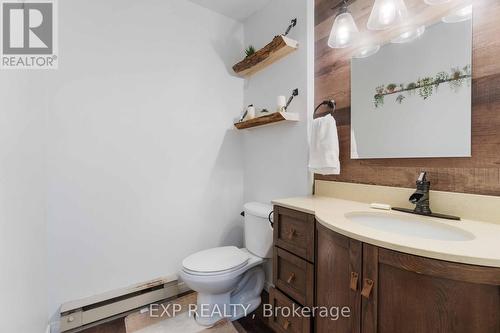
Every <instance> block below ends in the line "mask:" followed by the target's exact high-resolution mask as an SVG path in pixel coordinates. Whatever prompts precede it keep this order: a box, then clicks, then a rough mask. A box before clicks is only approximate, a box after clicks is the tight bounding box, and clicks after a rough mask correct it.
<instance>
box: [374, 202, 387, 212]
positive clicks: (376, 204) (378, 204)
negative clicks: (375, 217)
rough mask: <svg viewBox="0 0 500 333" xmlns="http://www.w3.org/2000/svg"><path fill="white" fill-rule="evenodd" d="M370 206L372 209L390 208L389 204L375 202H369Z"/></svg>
mask: <svg viewBox="0 0 500 333" xmlns="http://www.w3.org/2000/svg"><path fill="white" fill-rule="evenodd" d="M370 207H371V208H373V209H382V210H391V205H388V204H381V203H376V202H374V203H372V204H370Z"/></svg>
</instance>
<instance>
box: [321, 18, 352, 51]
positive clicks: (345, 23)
mask: <svg viewBox="0 0 500 333" xmlns="http://www.w3.org/2000/svg"><path fill="white" fill-rule="evenodd" d="M358 32H359V30H358V27H357V26H356V22H354V18H353V17H352V15H351V14H350V13H349V12H343V13H341V14H339V15H338V16H337V17H336V18H335V22H333V26H332V31H331V32H330V37H329V38H328V46H330V47H331V48H335V49H337V48H344V47H348V46H350V45H351V44H352V41H353V40H354V38H355V37H356V35H357V34H358Z"/></svg>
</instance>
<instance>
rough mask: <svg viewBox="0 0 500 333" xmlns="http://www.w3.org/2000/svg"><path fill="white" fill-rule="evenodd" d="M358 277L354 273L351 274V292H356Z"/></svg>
mask: <svg viewBox="0 0 500 333" xmlns="http://www.w3.org/2000/svg"><path fill="white" fill-rule="evenodd" d="M358 277H359V274H358V273H356V272H351V285H350V287H351V290H352V291H356V290H358Z"/></svg>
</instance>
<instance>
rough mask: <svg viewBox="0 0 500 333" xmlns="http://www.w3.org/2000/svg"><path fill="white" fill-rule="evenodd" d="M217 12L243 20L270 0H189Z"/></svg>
mask: <svg viewBox="0 0 500 333" xmlns="http://www.w3.org/2000/svg"><path fill="white" fill-rule="evenodd" d="M189 1H191V2H194V3H195V4H197V5H200V6H202V7H205V8H208V9H210V10H213V11H215V12H217V13H219V14H222V15H225V16H228V17H231V18H233V19H235V20H237V21H240V22H243V21H245V20H246V19H247V18H248V17H250V16H251V15H252V14H253V13H255V12H257V11H258V10H259V9H261V8H264V7H265V6H266V5H267V4H268V3H269V2H271V0H189Z"/></svg>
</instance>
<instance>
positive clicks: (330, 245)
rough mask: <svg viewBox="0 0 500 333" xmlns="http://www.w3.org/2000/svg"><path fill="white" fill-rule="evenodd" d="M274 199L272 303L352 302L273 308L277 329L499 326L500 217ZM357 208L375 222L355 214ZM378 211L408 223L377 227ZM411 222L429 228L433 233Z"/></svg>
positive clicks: (391, 330) (480, 330)
mask: <svg viewBox="0 0 500 333" xmlns="http://www.w3.org/2000/svg"><path fill="white" fill-rule="evenodd" d="M274 204H275V212H274V219H275V220H274V221H275V228H274V241H275V244H274V245H275V249H274V284H275V289H272V290H271V291H270V302H271V304H272V305H274V306H291V305H292V304H294V303H295V304H296V305H300V306H306V307H309V306H319V307H338V308H342V307H346V306H347V307H349V308H350V310H351V311H350V316H349V317H348V318H347V317H339V318H338V319H337V320H332V318H330V317H322V316H315V317H314V318H308V317H288V318H285V317H284V316H283V315H282V313H277V314H276V313H275V316H274V317H273V318H272V319H271V320H270V322H271V326H272V327H273V329H274V330H275V331H277V332H346V333H358V332H363V333H375V332H379V333H402V332H412V333H428V332H443V333H445V332H446V333H449V332H454V333H462V332H463V333H471V332H474V333H494V332H500V246H498V235H500V225H498V224H494V223H484V222H479V221H469V220H463V221H460V222H456V221H446V220H440V219H434V218H428V217H413V216H408V215H407V214H404V213H399V212H394V211H384V212H380V211H376V210H374V209H371V208H370V207H369V205H368V204H366V203H361V202H355V201H348V200H341V199H336V198H325V197H307V198H295V199H285V200H276V201H274ZM353 212H354V215H353ZM356 214H358V215H359V216H363V217H366V218H367V219H368V220H369V221H370V222H373V226H370V225H368V226H367V225H366V223H365V224H363V223H359V221H356V218H353V216H356ZM371 218H373V221H372V220H370V219H371ZM381 218H387V219H388V221H389V222H388V224H389V225H391V223H390V219H396V220H397V221H400V222H401V223H402V224H403V225H404V224H405V223H408V225H407V226H406V227H402V228H401V230H397V229H394V230H393V231H391V230H387V229H386V230H383V229H379V228H378V227H377V225H376V223H377V221H376V220H377V219H381ZM412 223H417V224H415V225H412ZM418 224H424V225H426V227H429V226H430V228H436V231H435V233H433V236H431V234H430V233H425V232H422V231H419V226H418ZM384 225H386V224H384ZM408 226H409V227H410V228H411V227H412V226H414V227H415V230H416V232H415V234H414V235H413V234H412V233H411V232H408V229H407V227H408ZM431 231H432V230H431ZM495 238H496V239H495Z"/></svg>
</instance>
